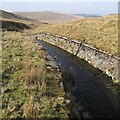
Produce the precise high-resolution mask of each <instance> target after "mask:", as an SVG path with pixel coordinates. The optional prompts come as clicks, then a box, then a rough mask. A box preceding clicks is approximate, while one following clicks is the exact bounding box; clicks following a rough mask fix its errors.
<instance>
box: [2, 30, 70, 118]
mask: <svg viewBox="0 0 120 120" xmlns="http://www.w3.org/2000/svg"><path fill="white" fill-rule="evenodd" d="M2 37H3V38H2V40H3V42H2V47H3V50H2V54H3V56H2V77H3V80H2V94H1V97H2V110H1V111H2V118H28V119H29V118H36V119H37V118H41V119H42V118H44V119H46V118H68V113H69V110H68V109H67V107H66V105H67V104H68V103H66V99H65V98H64V94H65V93H64V90H63V89H61V88H60V87H59V84H58V83H59V81H60V78H59V77H57V75H55V74H54V70H52V69H51V70H49V72H48V70H47V68H46V61H45V54H46V52H45V51H44V50H43V49H42V47H40V46H38V45H37V44H36V43H35V42H34V41H32V40H31V38H29V37H27V36H25V35H24V34H22V33H20V32H8V31H5V32H3V33H2ZM48 76H49V77H48ZM47 93H49V96H48V94H47ZM59 98H62V100H60V101H59V102H58V101H57V100H58V99H59ZM58 104H59V110H57V109H58V108H57V107H58Z"/></svg>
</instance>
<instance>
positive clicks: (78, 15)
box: [74, 14, 101, 18]
mask: <svg viewBox="0 0 120 120" xmlns="http://www.w3.org/2000/svg"><path fill="white" fill-rule="evenodd" d="M74 16H76V17H84V18H94V17H101V16H99V15H93V14H74Z"/></svg>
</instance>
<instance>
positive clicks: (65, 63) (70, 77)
mask: <svg viewBox="0 0 120 120" xmlns="http://www.w3.org/2000/svg"><path fill="white" fill-rule="evenodd" d="M36 42H37V43H38V44H40V45H42V46H43V48H44V49H45V50H46V51H48V52H49V53H50V54H51V55H52V56H53V57H54V58H55V59H56V61H57V63H58V64H59V66H60V68H61V70H62V73H63V78H64V79H63V85H64V88H65V92H66V97H67V98H69V99H71V103H70V110H71V113H70V118H80V117H88V116H91V117H92V118H115V117H116V118H117V117H119V110H118V103H117V102H118V100H117V99H118V95H117V93H113V92H112V91H111V90H110V89H108V88H107V87H108V86H107V83H108V82H106V81H111V78H110V77H108V76H106V75H105V74H103V73H102V72H101V71H100V70H99V69H95V68H94V67H92V66H91V65H89V64H88V63H87V62H85V61H84V60H82V59H79V58H77V57H76V56H74V55H72V54H70V53H68V52H66V51H64V50H62V49H60V48H58V47H56V46H54V45H51V44H49V43H46V42H43V41H41V40H37V41H36ZM98 74H99V75H98ZM88 113H89V115H88Z"/></svg>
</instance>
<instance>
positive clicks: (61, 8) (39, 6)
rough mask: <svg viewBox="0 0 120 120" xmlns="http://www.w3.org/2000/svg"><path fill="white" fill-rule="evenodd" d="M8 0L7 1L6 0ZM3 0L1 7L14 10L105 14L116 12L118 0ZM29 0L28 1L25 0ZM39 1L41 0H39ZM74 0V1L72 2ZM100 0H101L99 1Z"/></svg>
mask: <svg viewBox="0 0 120 120" xmlns="http://www.w3.org/2000/svg"><path fill="white" fill-rule="evenodd" d="M8 1H9V2H8ZM14 1H15V0H4V2H3V1H2V2H1V9H3V10H6V11H10V12H14V11H55V12H60V13H72V14H75V13H76V14H83V13H84V14H97V15H107V14H113V13H118V2H117V1H118V0H109V2H108V0H105V1H106V2H104V1H103V0H97V2H96V0H84V1H83V0H60V1H61V2H60V1H59V0H58V1H57V2H55V0H52V1H51V2H50V0H49V2H48V0H44V2H43V1H42V0H39V2H37V1H38V0H34V2H32V1H33V0H32V1H31V0H16V2H14ZM27 1H29V2H27ZM40 1H41V2H40ZM73 1H74V2H73ZM99 1H102V2H99ZM113 1H114V2H113Z"/></svg>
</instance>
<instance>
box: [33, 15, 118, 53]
mask: <svg viewBox="0 0 120 120" xmlns="http://www.w3.org/2000/svg"><path fill="white" fill-rule="evenodd" d="M39 32H47V33H51V34H57V35H61V36H65V37H68V38H69V39H76V40H81V41H83V40H85V42H86V43H87V44H89V45H91V46H94V47H96V48H98V49H102V50H104V51H107V52H108V53H110V54H114V55H117V54H118V16H117V15H108V16H104V17H99V18H88V19H85V18H83V19H80V20H76V21H73V22H67V23H61V24H54V25H46V26H42V27H41V26H40V27H37V28H36V29H35V30H33V31H32V33H39Z"/></svg>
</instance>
